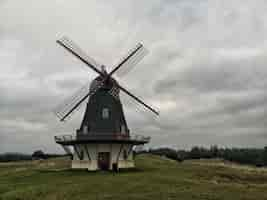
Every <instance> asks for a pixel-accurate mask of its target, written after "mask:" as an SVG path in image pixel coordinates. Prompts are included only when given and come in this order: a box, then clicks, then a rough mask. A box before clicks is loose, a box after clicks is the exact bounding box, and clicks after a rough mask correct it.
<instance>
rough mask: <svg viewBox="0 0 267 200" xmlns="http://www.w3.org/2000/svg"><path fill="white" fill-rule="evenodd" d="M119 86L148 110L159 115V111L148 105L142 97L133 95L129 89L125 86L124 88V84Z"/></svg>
mask: <svg viewBox="0 0 267 200" xmlns="http://www.w3.org/2000/svg"><path fill="white" fill-rule="evenodd" d="M118 87H119V88H120V90H121V91H123V92H124V93H126V94H127V95H129V96H131V97H132V98H133V99H134V100H136V101H137V102H138V103H140V104H142V105H143V106H144V107H145V108H147V109H148V110H150V111H151V112H153V113H154V114H156V115H159V112H158V111H156V110H155V109H154V108H152V107H151V106H149V105H147V104H146V103H144V102H143V101H142V100H141V99H140V98H138V97H136V96H135V95H133V94H132V93H130V92H129V91H128V90H126V89H125V88H123V87H122V86H120V85H118Z"/></svg>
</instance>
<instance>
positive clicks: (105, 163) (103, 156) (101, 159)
mask: <svg viewBox="0 0 267 200" xmlns="http://www.w3.org/2000/svg"><path fill="white" fill-rule="evenodd" d="M109 164H110V153H109V152H99V153H98V168H99V169H100V170H109Z"/></svg>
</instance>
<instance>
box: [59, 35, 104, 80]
mask: <svg viewBox="0 0 267 200" xmlns="http://www.w3.org/2000/svg"><path fill="white" fill-rule="evenodd" d="M57 43H58V44H59V45H61V46H62V47H64V48H65V49H67V50H68V51H69V52H70V53H71V54H73V55H74V56H76V57H77V58H79V59H80V60H81V61H82V62H83V63H85V64H86V65H87V66H88V67H90V68H91V69H93V70H94V71H95V72H97V73H98V74H100V75H103V73H102V71H101V70H100V66H101V65H99V64H98V63H97V62H96V61H95V60H94V59H93V58H91V57H90V56H88V55H87V54H86V53H85V52H84V51H83V50H82V49H81V48H80V47H79V46H78V45H77V44H75V43H74V42H73V41H72V40H71V39H69V38H67V37H66V36H64V37H62V38H61V39H59V40H57Z"/></svg>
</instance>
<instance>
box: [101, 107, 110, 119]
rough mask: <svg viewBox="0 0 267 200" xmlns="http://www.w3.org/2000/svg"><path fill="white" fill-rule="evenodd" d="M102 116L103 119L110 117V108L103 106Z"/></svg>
mask: <svg viewBox="0 0 267 200" xmlns="http://www.w3.org/2000/svg"><path fill="white" fill-rule="evenodd" d="M102 118H103V119H108V118H109V110H108V108H103V110H102Z"/></svg>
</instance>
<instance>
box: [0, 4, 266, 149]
mask: <svg viewBox="0 0 267 200" xmlns="http://www.w3.org/2000/svg"><path fill="white" fill-rule="evenodd" d="M89 2H90V3H89ZM266 10H267V3H266V1H264V0H257V1H252V0H147V1H139V0H119V1H118V0H110V1H105V0H92V1H82V0H76V1H70V0H46V1H41V0H27V1H18V0H0V69H1V71H0V95H1V96H0V152H10V151H20V152H32V151H33V150H36V149H43V150H44V151H47V152H61V149H60V147H59V146H58V145H56V144H55V142H54V139H53V137H54V135H58V134H68V133H73V132H74V131H75V129H77V128H78V127H79V125H80V121H81V118H82V115H83V108H84V107H82V108H81V110H79V112H77V113H76V114H75V115H73V117H72V119H71V120H69V121H68V122H65V123H61V122H59V120H58V119H57V118H56V117H55V116H54V115H53V113H52V110H53V109H54V108H55V107H56V106H57V105H58V104H60V102H61V101H62V100H63V99H65V98H66V97H68V96H69V95H71V94H72V93H74V92H75V91H76V90H77V89H79V88H80V87H81V86H82V85H84V84H86V83H87V82H88V81H90V80H91V79H92V78H93V77H95V76H96V74H95V73H94V72H93V71H91V70H90V69H89V68H87V67H86V66H85V65H84V64H82V63H81V62H80V61H79V60H77V59H76V58H74V57H73V56H72V55H70V54H69V53H68V52H66V51H65V50H64V49H63V48H61V47H60V46H58V45H57V44H56V42H55V41H56V40H57V39H59V38H60V37H62V36H63V35H67V36H68V37H70V38H72V39H73V40H74V41H75V42H76V43H78V44H79V45H80V46H81V47H82V48H83V49H84V50H85V51H86V52H87V53H88V54H89V55H90V56H91V57H93V58H95V59H96V60H97V61H98V62H99V63H102V64H105V65H107V66H108V67H109V70H110V69H111V68H112V66H113V64H114V63H116V61H118V60H119V59H120V58H121V57H122V56H123V55H124V54H125V52H127V50H128V49H130V48H132V47H133V46H134V45H135V44H136V43H137V42H142V43H143V44H144V45H145V46H146V47H147V49H149V52H150V53H149V55H147V56H146V57H145V58H144V59H143V60H142V62H141V63H140V64H139V65H138V66H136V67H135V68H133V69H132V71H131V72H130V73H128V74H127V75H126V76H124V77H121V78H120V79H119V81H120V83H121V84H122V85H123V86H125V87H127V88H128V89H129V90H130V91H132V92H133V93H135V94H136V95H138V96H140V97H142V98H143V99H144V100H145V101H146V102H147V103H149V104H151V105H154V107H156V108H157V109H159V110H160V113H161V115H160V117H159V118H154V117H152V116H151V115H150V114H149V113H147V112H144V111H143V110H142V108H141V107H139V106H138V105H136V104H135V103H133V102H131V101H130V99H129V98H128V99H127V98H124V97H122V99H123V101H124V104H125V106H124V110H125V113H126V117H127V121H128V124H129V126H130V129H131V132H132V133H137V134H143V135H147V136H152V140H151V143H150V146H159V145H169V146H173V147H177V148H189V147H191V146H193V145H204V146H209V145H211V144H217V145H219V146H229V147H231V146H242V147H263V146H264V145H267V126H266V124H267V93H266V86H267V65H266V64H267V13H266Z"/></svg>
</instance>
